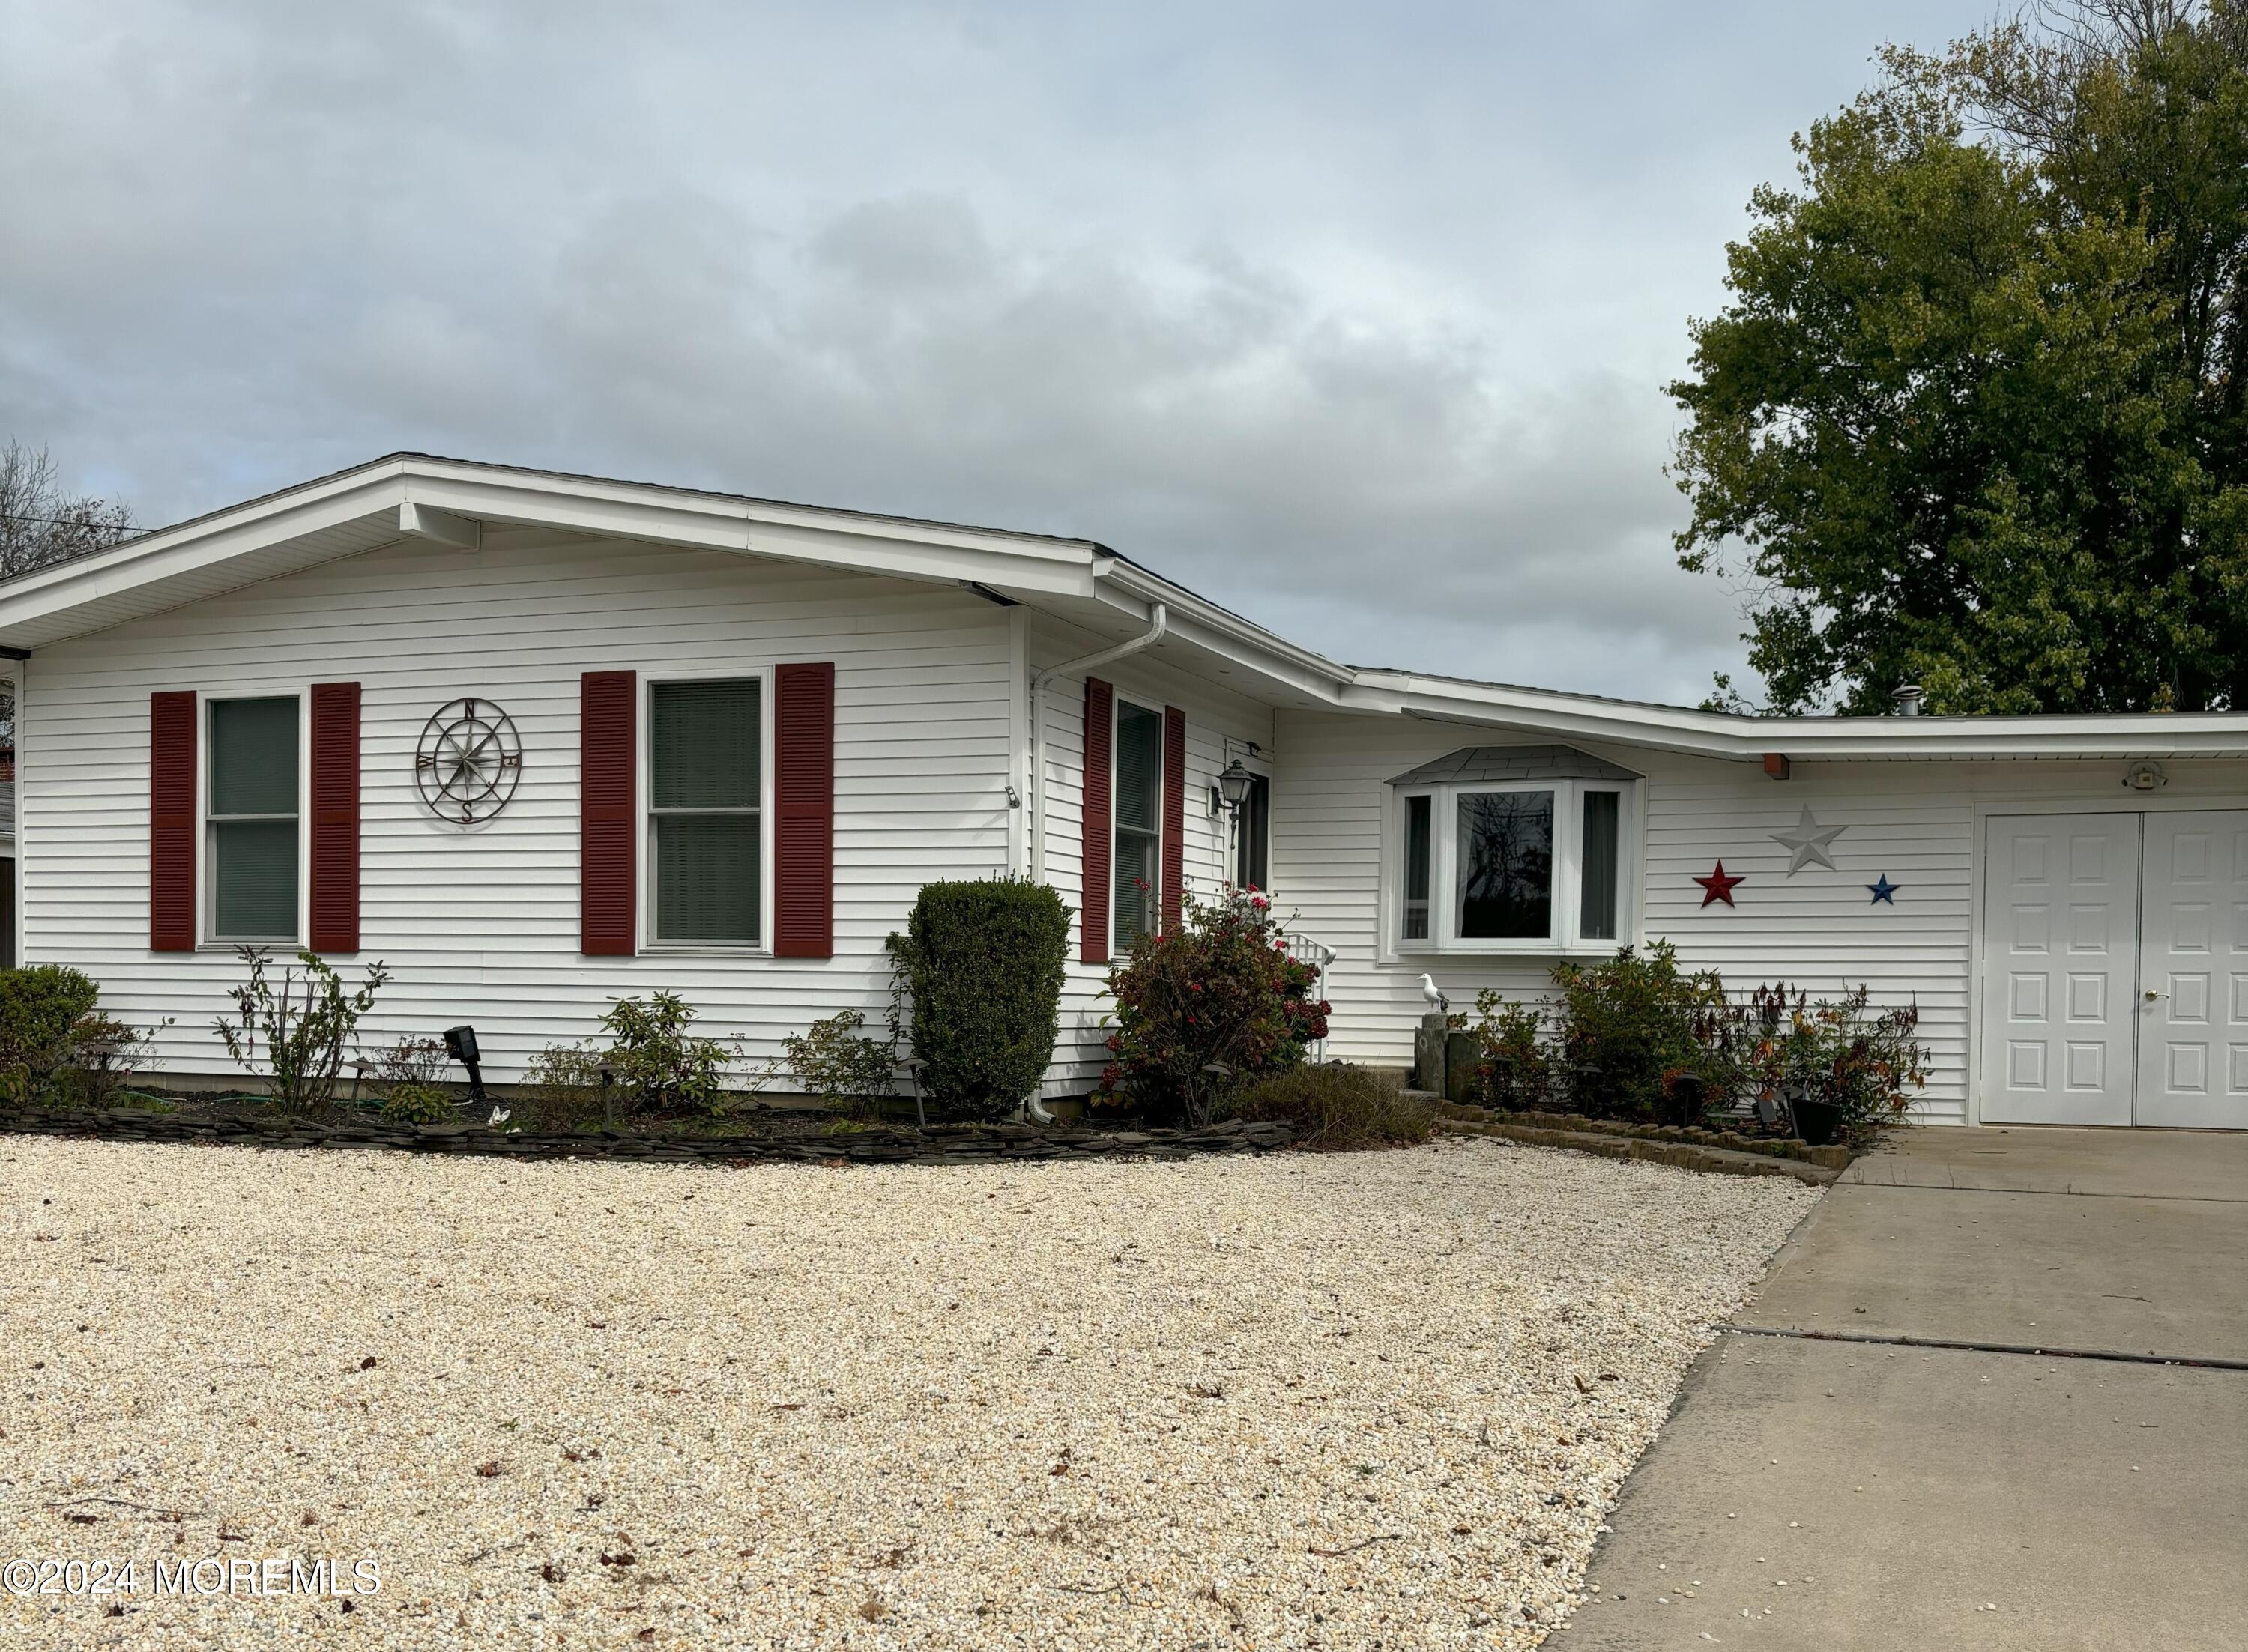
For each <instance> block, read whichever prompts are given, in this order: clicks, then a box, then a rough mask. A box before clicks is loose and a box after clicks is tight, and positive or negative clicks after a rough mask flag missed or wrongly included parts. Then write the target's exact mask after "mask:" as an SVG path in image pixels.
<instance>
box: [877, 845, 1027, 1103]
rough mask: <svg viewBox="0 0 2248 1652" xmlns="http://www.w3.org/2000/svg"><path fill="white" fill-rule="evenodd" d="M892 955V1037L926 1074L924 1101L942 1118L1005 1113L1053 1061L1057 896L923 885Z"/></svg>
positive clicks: (1019, 885) (1017, 885)
mask: <svg viewBox="0 0 2248 1652" xmlns="http://www.w3.org/2000/svg"><path fill="white" fill-rule="evenodd" d="M889 949H890V957H891V964H892V968H893V970H894V980H895V982H896V984H897V991H896V1005H897V1007H896V1008H894V1011H893V1013H892V1017H891V1022H892V1025H891V1032H892V1034H893V1035H894V1038H897V1037H908V1038H910V1039H911V1043H912V1048H913V1052H914V1054H915V1055H916V1056H918V1057H920V1058H921V1059H922V1060H924V1061H926V1062H928V1063H929V1066H927V1067H926V1068H924V1069H923V1070H922V1075H921V1084H922V1092H923V1093H924V1094H925V1095H926V1096H927V1097H928V1099H929V1101H930V1103H931V1104H932V1105H933V1106H934V1107H935V1108H936V1112H937V1114H939V1116H941V1117H945V1118H954V1119H968V1120H990V1119H997V1118H1000V1117H1002V1116H1004V1115H1005V1114H1008V1113H1011V1112H1012V1111H1013V1110H1014V1109H1015V1108H1016V1107H1018V1106H1019V1105H1020V1104H1021V1102H1022V1100H1023V1099H1024V1098H1025V1096H1028V1095H1030V1094H1031V1093H1034V1092H1035V1091H1036V1090H1037V1089H1038V1080H1040V1079H1042V1078H1043V1077H1045V1070H1046V1067H1047V1065H1048V1064H1049V1063H1050V1062H1052V1059H1053V1048H1054V1036H1055V1030H1056V1025H1057V1020H1058V1017H1059V1013H1060V1007H1061V988H1062V978H1063V970H1064V966H1065V965H1066V963H1067V961H1068V956H1069V908H1067V907H1066V906H1065V905H1064V904H1063V903H1062V899H1061V896H1059V895H1057V894H1055V893H1054V891H1053V890H1052V889H1050V888H1047V887H1046V886H1045V885H1044V884H1042V883H1033V882H1031V881H1029V880H1028V879H1026V878H978V879H973V880H963V881H955V882H940V883H926V884H923V885H922V891H921V894H920V895H919V897H918V898H916V899H915V901H914V904H913V910H912V911H911V912H909V913H908V914H907V915H906V927H905V930H904V932H903V933H902V934H897V935H893V936H890V939H889ZM908 1001H909V1002H910V1003H911V1005H912V1015H911V1018H910V1022H909V1023H908V1022H907V1020H906V1017H905V1015H904V1013H903V1005H904V1004H905V1003H906V1002H908Z"/></svg>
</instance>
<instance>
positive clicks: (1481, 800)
mask: <svg viewBox="0 0 2248 1652" xmlns="http://www.w3.org/2000/svg"><path fill="white" fill-rule="evenodd" d="M1458 898H1459V913H1458V917H1459V935H1460V938H1461V939H1463V940H1467V941H1528V940H1537V939H1540V938H1543V937H1547V936H1552V933H1553V794H1552V792H1463V793H1462V794H1461V797H1460V800H1459V880H1458Z"/></svg>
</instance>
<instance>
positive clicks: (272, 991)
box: [212, 947, 390, 1112]
mask: <svg viewBox="0 0 2248 1652" xmlns="http://www.w3.org/2000/svg"><path fill="white" fill-rule="evenodd" d="M239 956H241V958H242V961H243V963H245V964H247V965H248V966H249V968H250V979H249V980H248V981H246V982H244V983H243V984H242V985H240V986H238V987H236V988H234V989H233V990H232V991H230V992H229V993H228V994H227V997H230V998H231V999H233V1000H234V1013H233V1014H232V1015H230V1016H224V1015H223V1016H220V1017H219V1018H217V1019H216V1021H215V1022H214V1023H213V1024H212V1025H213V1027H214V1028H215V1030H216V1032H217V1033H218V1036H219V1038H220V1041H221V1042H223V1044H224V1045H226V1052H227V1053H228V1054H229V1055H230V1056H232V1057H233V1058H234V1059H235V1060H236V1061H237V1062H238V1063H240V1064H241V1066H243V1069H244V1070H245V1071H246V1072H249V1073H256V1072H257V1062H258V1060H259V1056H258V1048H259V1045H260V1044H261V1043H262V1044H263V1045H264V1064H265V1067H266V1070H267V1073H268V1074H269V1076H270V1078H271V1083H272V1087H273V1096H274V1099H275V1100H278V1102H280V1104H281V1105H282V1106H283V1107H289V1108H291V1109H294V1110H297V1111H299V1112H302V1111H306V1110H309V1109H311V1108H313V1107H325V1106H326V1105H327V1103H328V1102H329V1100H331V1099H332V1097H333V1096H334V1094H335V1089H336V1074H337V1073H339V1071H340V1070H341V1069H342V1067H343V1064H344V1049H345V1046H346V1045H348V1044H349V1043H350V1042H351V1038H352V1034H353V1032H356V1031H357V1030H358V1028H359V1023H360V1017H362V1016H364V1015H365V1014H366V1013H367V1011H369V1010H371V1009H373V1008H374V997H375V994H376V993H377V992H379V991H381V990H382V986H383V984H384V983H386V982H387V981H388V980H389V979H390V971H389V970H386V969H384V968H383V966H382V964H381V963H380V961H377V962H376V963H370V964H368V965H367V980H366V981H365V983H364V984H361V986H360V990H359V991H356V992H353V993H348V994H347V993H346V992H345V991H344V984H343V977H340V976H339V975H338V974H337V973H336V972H335V970H334V969H333V968H332V967H331V966H330V965H329V964H328V963H327V962H326V960H325V959H323V958H321V957H320V956H319V955H318V954H317V953H313V952H299V953H298V955H297V965H295V966H290V967H285V968H284V969H283V970H282V971H281V979H280V982H279V984H278V985H277V984H275V983H274V982H273V980H272V979H271V977H268V976H267V974H266V973H265V953H264V951H263V950H262V949H259V948H257V947H243V948H241V949H239ZM298 966H301V967H302V969H303V970H304V976H303V978H302V979H301V980H300V979H299V978H298V973H297V969H298Z"/></svg>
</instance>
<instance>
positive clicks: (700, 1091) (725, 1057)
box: [601, 992, 740, 1114]
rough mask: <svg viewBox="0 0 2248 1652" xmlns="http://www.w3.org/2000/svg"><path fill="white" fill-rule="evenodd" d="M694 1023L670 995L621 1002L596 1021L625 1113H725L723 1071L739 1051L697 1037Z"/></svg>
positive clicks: (654, 994)
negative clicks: (607, 1040) (605, 1038)
mask: <svg viewBox="0 0 2248 1652" xmlns="http://www.w3.org/2000/svg"><path fill="white" fill-rule="evenodd" d="M695 1019H696V1012H695V1011H693V1010H692V1009H690V1008H689V1007H688V1005H687V1004H686V1003H685V1002H684V1001H683V1000H682V999H681V997H679V995H678V994H677V993H675V992H652V993H650V994H649V995H648V997H647V998H646V999H644V1000H643V999H641V998H636V997H634V998H620V999H619V1000H618V1001H617V1002H616V1004H614V1005H613V1007H612V1008H611V1009H610V1011H609V1012H608V1013H607V1015H605V1016H603V1017H602V1018H601V1025H603V1026H604V1027H606V1028H607V1029H608V1032H609V1038H610V1040H611V1042H610V1045H609V1048H608V1051H607V1057H606V1059H607V1065H608V1066H609V1068H610V1070H611V1071H612V1072H613V1073H615V1075H616V1081H617V1094H618V1099H619V1101H620V1105H621V1106H622V1107H623V1108H624V1110H625V1111H626V1112H627V1113H631V1114H651V1113H677V1112H696V1113H706V1114H718V1113H723V1112H724V1111H725V1110H726V1100H725V1090H724V1080H725V1075H726V1069H727V1068H728V1067H729V1066H732V1065H733V1063H734V1062H735V1060H736V1059H737V1058H738V1056H739V1053H740V1052H739V1050H738V1048H737V1045H733V1044H731V1043H730V1042H728V1041H726V1040H724V1039H721V1038H700V1037H697V1036H696V1035H695V1034H694V1033H693V1032H689V1028H691V1027H692V1026H693V1025H695Z"/></svg>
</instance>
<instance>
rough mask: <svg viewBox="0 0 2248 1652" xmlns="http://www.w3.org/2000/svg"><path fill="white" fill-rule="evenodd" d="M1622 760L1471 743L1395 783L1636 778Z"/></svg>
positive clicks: (1567, 748) (1568, 749)
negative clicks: (1612, 760) (1615, 760)
mask: <svg viewBox="0 0 2248 1652" xmlns="http://www.w3.org/2000/svg"><path fill="white" fill-rule="evenodd" d="M1639 778H1641V777H1640V776H1639V775H1638V774H1636V773H1635V772H1634V771H1632V770H1629V769H1627V768H1625V767H1624V766H1623V765H1622V764H1620V763H1610V762H1609V761H1608V760H1607V758H1606V757H1594V756H1593V754H1592V753H1591V752H1589V751H1578V750H1577V748H1576V747H1574V746H1573V745H1470V746H1462V747H1461V748H1460V749H1459V750H1458V751H1452V752H1448V753H1446V754H1445V755H1444V756H1443V757H1437V758H1435V759H1434V760H1432V761H1430V762H1428V763H1424V764H1422V765H1421V766H1420V767H1419V768H1417V769H1408V770H1407V771H1405V772H1404V773H1402V774H1401V775H1398V776H1397V777H1395V778H1394V779H1392V780H1391V781H1390V782H1389V784H1390V785H1452V784H1455V783H1458V782H1472V781H1477V780H1636V779H1639Z"/></svg>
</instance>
